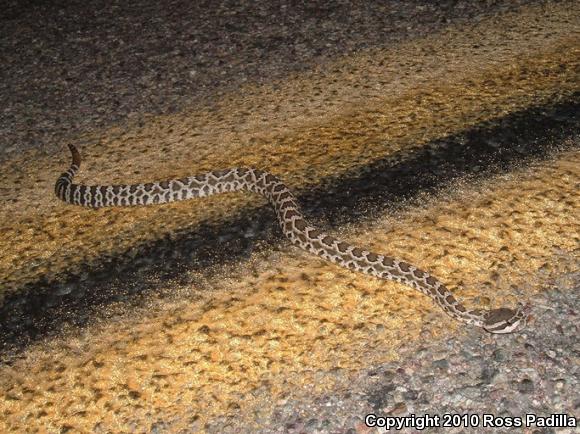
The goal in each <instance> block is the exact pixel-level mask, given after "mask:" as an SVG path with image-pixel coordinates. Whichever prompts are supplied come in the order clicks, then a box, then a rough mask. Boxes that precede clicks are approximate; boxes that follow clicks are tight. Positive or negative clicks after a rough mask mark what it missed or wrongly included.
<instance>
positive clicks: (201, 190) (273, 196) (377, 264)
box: [55, 145, 527, 333]
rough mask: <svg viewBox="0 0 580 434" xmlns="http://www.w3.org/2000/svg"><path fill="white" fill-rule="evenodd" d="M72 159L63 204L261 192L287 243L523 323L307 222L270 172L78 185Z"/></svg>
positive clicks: (494, 326)
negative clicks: (471, 302)
mask: <svg viewBox="0 0 580 434" xmlns="http://www.w3.org/2000/svg"><path fill="white" fill-rule="evenodd" d="M69 148H70V150H71V153H72V163H71V165H70V167H69V169H68V170H67V171H66V172H64V173H63V174H62V175H61V176H60V177H59V178H58V180H57V181H56V185H55V193H56V195H57V197H58V198H59V199H61V200H63V201H64V202H66V203H69V204H73V205H80V206H84V207H91V208H101V207H111V206H116V207H121V206H139V205H153V204H163V203H169V202H175V201H182V200H188V199H193V198H201V197H207V196H212V195H214V194H219V193H225V192H234V191H241V190H246V191H251V192H253V193H257V194H260V195H262V196H264V197H265V198H266V199H267V200H268V201H269V202H270V204H272V206H273V207H274V209H275V211H276V216H277V218H278V222H279V224H280V228H281V229H282V232H283V233H284V235H285V236H286V237H287V238H288V239H289V240H290V241H291V242H292V244H294V245H296V246H298V247H300V248H302V249H303V250H306V251H307V252H309V253H312V254H314V255H317V256H319V257H321V258H323V259H325V260H327V261H330V262H333V263H335V264H337V265H340V266H341V267H344V268H348V269H351V270H354V271H358V272H361V273H366V274H369V275H371V276H375V277H378V278H381V279H387V280H394V281H397V282H400V283H404V284H406V285H408V286H411V287H413V288H415V289H416V290H418V291H420V292H422V293H423V294H425V295H427V296H429V297H431V298H432V299H433V301H434V302H435V303H437V304H438V305H439V307H441V309H443V311H444V312H445V313H447V314H448V315H449V316H451V317H452V318H454V319H456V320H458V321H461V322H463V323H466V324H471V325H474V326H477V327H482V328H483V329H484V330H486V331H488V332H490V333H511V332H513V331H515V330H517V329H520V328H522V327H524V326H525V324H526V320H527V312H526V309H525V308H524V306H523V305H521V304H520V305H518V306H517V307H516V309H508V308H499V309H492V310H482V309H475V310H468V309H466V308H465V307H464V306H463V304H462V303H460V302H459V301H458V300H457V299H456V298H455V296H454V295H453V294H452V293H451V292H450V291H449V290H448V289H447V288H446V287H445V285H443V283H441V282H440V281H439V280H438V279H436V278H435V277H434V276H432V275H431V274H429V273H427V272H425V271H423V270H420V269H418V268H417V267H415V266H413V265H411V264H409V263H407V262H405V261H402V260H399V259H396V258H392V257H389V256H384V255H380V254H377V253H373V252H370V251H367V250H365V249H363V248H361V247H358V246H354V245H352V244H350V243H347V242H345V241H341V240H339V239H337V238H335V237H333V236H331V235H328V234H326V233H324V232H323V231H321V230H319V229H317V228H316V227H314V226H312V225H310V224H309V223H308V222H307V220H306V219H305V218H304V216H303V214H302V211H301V209H300V206H299V205H298V202H297V201H296V198H295V196H294V195H293V194H292V193H291V192H290V190H289V189H288V188H287V187H286V185H284V183H283V182H282V181H281V180H280V179H279V178H278V177H276V176H274V175H272V174H271V173H268V172H265V171H262V170H258V169H252V168H230V169H225V170H216V171H212V172H208V173H204V174H201V175H196V176H189V177H187V178H179V179H171V180H166V181H160V182H150V183H142V184H132V185H82V184H75V183H73V178H74V176H75V174H76V173H77V171H78V170H79V168H80V165H81V156H80V154H79V152H78V151H77V149H76V148H75V147H74V146H72V145H69Z"/></svg>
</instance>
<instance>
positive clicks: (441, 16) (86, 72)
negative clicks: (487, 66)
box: [0, 0, 543, 155]
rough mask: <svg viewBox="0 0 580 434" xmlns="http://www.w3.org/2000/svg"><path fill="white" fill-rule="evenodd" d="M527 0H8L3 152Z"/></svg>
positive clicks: (168, 108)
mask: <svg viewBox="0 0 580 434" xmlns="http://www.w3.org/2000/svg"><path fill="white" fill-rule="evenodd" d="M526 3H543V2H537V1H536V2H533V1H525V0H518V1H513V0H510V1H508V0H503V1H502V0H497V1H493V0H491V1H486V2H469V1H456V0H452V1H441V2H436V3H434V2H430V1H424V0H423V1H421V0H415V1H409V2H401V1H393V0H391V1H388V2H383V1H370V2H349V1H328V2H294V1H293V2H286V1H268V2H236V1H220V2H214V1H198V2H190V1H184V0H172V1H163V2H157V1H151V0H138V1H133V2H124V1H103V0H98V1H93V2H84V1H72V2H59V1H43V2H36V1H22V2H21V1H9V2H7V3H6V4H5V5H4V6H3V7H2V8H1V10H0V58H1V59H2V68H0V100H1V101H2V109H1V110H0V155H2V154H3V153H5V152H10V151H15V150H20V149H26V148H31V147H32V148H41V149H54V147H55V146H56V144H57V143H59V142H60V141H62V140H63V139H65V138H67V137H69V138H70V137H75V136H78V135H80V134H83V133H86V132H88V131H92V130H99V129H102V128H103V127H104V126H107V125H112V124H115V123H118V122H121V121H126V120H138V119H139V118H140V117H142V116H143V115H145V114H159V113H171V112H175V111H177V110H179V109H180V108H183V107H185V106H188V105H192V104H193V105H199V104H202V103H203V102H204V101H205V102H206V103H210V104H211V101H212V98H215V97H219V95H221V94H222V93H223V92H225V91H227V90H228V89H233V88H236V87H237V86H239V85H240V84H242V83H245V82H248V81H251V82H267V81H271V80H274V79H276V78H282V77H285V76H287V75H288V74H291V73H292V72H296V71H300V70H304V69H305V68H309V67H311V66H312V65H314V64H316V63H318V62H322V61H324V59H327V58H330V57H332V56H335V55H337V54H339V55H345V54H348V53H353V52H356V51H358V50H363V49H366V48H370V47H381V46H385V45H388V44H390V43H392V42H393V41H400V40H402V39H405V38H410V37H413V36H417V35H426V34H429V32H434V31H436V30H438V29H440V28H442V27H444V26H447V25H449V24H450V23H454V22H462V21H468V22H469V21H474V22H477V21H479V20H481V19H483V18H484V17H486V16H490V15H493V14H495V13H498V12H504V11H506V10H511V9H516V8H517V7H518V6H520V5H522V4H526ZM135 35H138V36H137V37H136V36H135Z"/></svg>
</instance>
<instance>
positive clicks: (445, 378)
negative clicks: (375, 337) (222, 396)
mask: <svg viewBox="0 0 580 434" xmlns="http://www.w3.org/2000/svg"><path fill="white" fill-rule="evenodd" d="M579 288H580V274H579V273H573V274H569V275H564V276H561V277H560V278H558V279H556V280H554V281H553V282H551V284H550V285H549V288H548V289H546V291H545V292H543V293H541V294H540V295H538V297H537V298H536V299H535V300H534V311H533V315H534V318H533V320H532V321H533V322H532V324H533V326H530V327H528V328H527V329H526V330H524V331H523V332H522V333H521V334H517V335H506V336H499V337H498V336H491V335H489V334H485V333H477V332H474V331H473V330H471V331H470V332H468V333H463V334H459V335H456V336H452V337H448V338H444V339H443V340H441V339H430V336H429V333H428V332H427V331H425V332H424V333H423V335H422V336H421V339H420V340H419V341H418V342H414V343H412V344H410V345H408V346H406V347H405V348H403V349H402V351H401V353H400V359H399V360H397V361H395V362H391V363H387V364H383V365H381V366H377V367H374V368H371V369H368V370H362V371H360V372H357V373H355V374H353V375H350V374H345V373H344V372H341V371H340V370H337V371H336V372H335V373H333V374H331V375H334V376H335V377H336V378H337V384H339V386H337V387H336V388H335V389H334V390H332V391H331V392H328V393H324V394H317V395H313V396H311V397H302V398H298V399H295V398H289V399H281V400H279V401H278V402H276V403H275V404H273V406H272V409H271V413H270V414H269V416H267V417H265V418H264V419H263V420H260V419H258V420H256V421H255V423H257V424H258V425H259V428H257V427H255V426H252V425H251V424H250V423H248V424H244V423H239V422H238V421H237V420H236V419H235V418H231V419H226V418H224V419H221V420H219V421H216V422H215V423H214V424H210V425H208V426H206V427H205V429H207V431H208V432H215V433H218V432H220V433H228V432H232V433H233V432H236V433H240V432H248V433H249V432H260V433H277V432H278V433H289V434H290V433H349V434H355V433H356V434H367V433H375V432H378V433H381V432H386V430H385V429H384V428H377V427H372V428H370V427H368V426H367V425H365V423H364V419H365V417H366V415H368V414H375V415H377V416H381V417H405V416H411V415H415V416H417V417H419V416H423V415H426V414H429V415H439V416H440V417H441V424H443V423H444V419H443V417H444V416H443V415H444V414H452V415H476V416H477V418H478V419H477V423H478V425H475V422H473V419H472V422H471V423H473V424H474V425H470V424H469V423H467V424H464V425H462V426H461V427H460V428H457V429H454V430H453V432H457V433H461V432H465V433H466V432H474V433H477V432H482V431H486V432H514V428H506V427H502V428H498V427H497V426H498V425H497V424H501V422H502V421H501V420H499V419H497V420H495V422H492V423H494V424H496V425H495V426H496V427H495V428H494V427H492V426H490V425H487V426H484V414H487V415H492V416H493V417H495V418H500V417H501V418H510V417H511V418H517V417H520V418H522V421H523V422H524V426H523V427H522V428H520V429H522V430H524V428H529V430H528V431H525V432H531V433H538V434H539V433H554V432H558V433H573V432H578V429H577V428H573V427H567V428H566V427H560V428H556V429H555V428H551V427H547V428H546V427H538V426H535V425H530V426H526V424H525V418H526V415H536V416H544V417H546V416H549V415H551V414H567V415H568V416H570V417H575V418H576V423H577V424H578V423H580V420H579V418H580V394H579V393H578V390H579V387H580V364H579V363H578V362H579V357H580V345H579V344H578V335H579V333H580V330H579V328H578V327H579V322H578V311H577V307H578V305H579V302H580V300H579V297H578V296H579V292H578V289H579ZM264 406H265V407H267V406H268V405H267V403H264ZM269 411H270V409H269ZM484 428H485V429H484ZM393 431H394V430H393ZM441 431H442V430H441V429H437V428H428V429H425V430H418V429H416V428H412V427H410V428H407V429H405V430H403V432H409V433H415V432H441ZM517 432H522V431H517Z"/></svg>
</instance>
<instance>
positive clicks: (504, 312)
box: [483, 303, 529, 333]
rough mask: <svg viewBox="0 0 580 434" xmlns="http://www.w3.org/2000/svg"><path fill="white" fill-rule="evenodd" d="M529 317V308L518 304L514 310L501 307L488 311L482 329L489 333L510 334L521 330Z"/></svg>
mask: <svg viewBox="0 0 580 434" xmlns="http://www.w3.org/2000/svg"><path fill="white" fill-rule="evenodd" d="M528 317H529V307H528V306H524V305H523V304H521V303H520V304H518V307H517V308H516V309H508V308H506V307H502V308H499V309H492V310H490V311H489V312H488V313H487V315H486V316H485V322H484V324H483V328H484V329H485V330H486V331H488V332H490V333H512V332H514V331H516V330H521V329H523V328H524V327H525V326H526V324H527V322H528Z"/></svg>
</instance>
